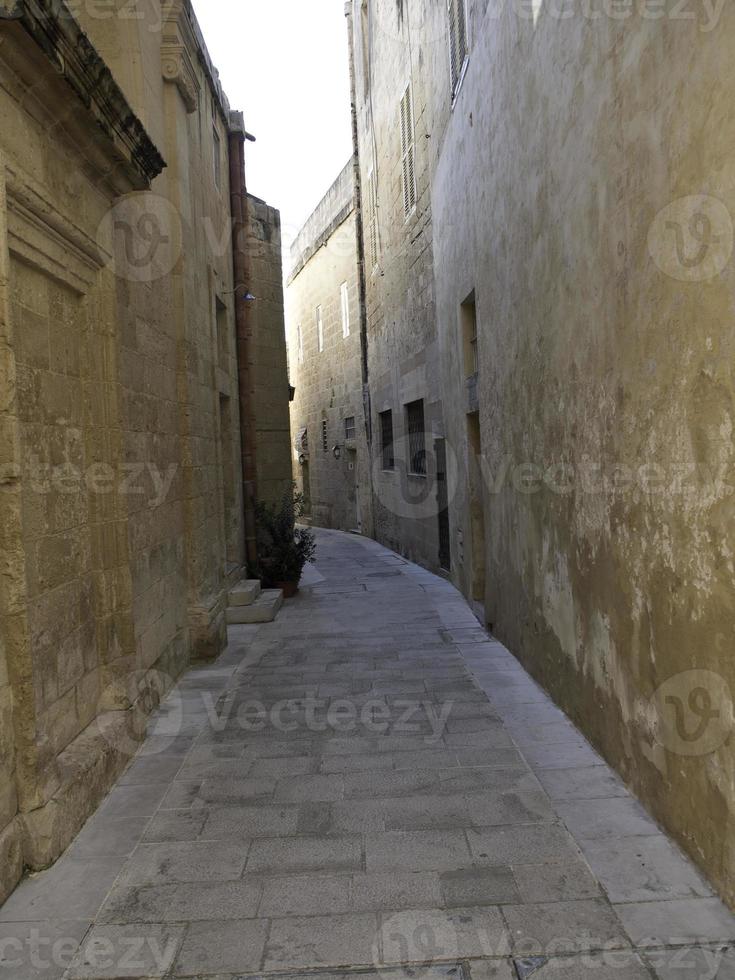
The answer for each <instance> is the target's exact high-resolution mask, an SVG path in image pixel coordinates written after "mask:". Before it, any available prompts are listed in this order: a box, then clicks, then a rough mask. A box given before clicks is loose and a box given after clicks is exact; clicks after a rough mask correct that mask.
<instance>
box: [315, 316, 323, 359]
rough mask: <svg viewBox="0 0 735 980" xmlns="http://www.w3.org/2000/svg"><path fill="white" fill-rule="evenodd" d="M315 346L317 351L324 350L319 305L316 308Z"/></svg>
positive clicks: (321, 317)
mask: <svg viewBox="0 0 735 980" xmlns="http://www.w3.org/2000/svg"><path fill="white" fill-rule="evenodd" d="M316 347H317V350H318V351H319V353H320V354H321V353H323V351H324V317H323V316H322V308H321V305H319V306H317V308H316Z"/></svg>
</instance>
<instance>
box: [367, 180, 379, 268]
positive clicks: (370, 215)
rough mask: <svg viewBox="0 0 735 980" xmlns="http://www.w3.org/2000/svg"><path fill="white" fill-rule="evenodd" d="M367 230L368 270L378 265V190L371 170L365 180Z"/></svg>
mask: <svg viewBox="0 0 735 980" xmlns="http://www.w3.org/2000/svg"><path fill="white" fill-rule="evenodd" d="M367 230H368V251H369V253H370V268H371V269H374V268H375V266H376V265H377V264H378V190H377V185H376V183H375V172H374V171H373V169H372V168H371V169H370V171H369V173H368V179H367Z"/></svg>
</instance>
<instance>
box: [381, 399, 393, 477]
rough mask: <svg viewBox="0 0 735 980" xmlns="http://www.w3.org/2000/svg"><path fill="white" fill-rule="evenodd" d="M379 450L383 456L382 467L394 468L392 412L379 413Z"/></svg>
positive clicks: (385, 468)
mask: <svg viewBox="0 0 735 980" xmlns="http://www.w3.org/2000/svg"><path fill="white" fill-rule="evenodd" d="M380 450H381V453H382V456H383V469H384V470H392V469H395V465H396V462H395V459H394V457H393V412H391V411H390V410H388V411H387V412H381V413H380Z"/></svg>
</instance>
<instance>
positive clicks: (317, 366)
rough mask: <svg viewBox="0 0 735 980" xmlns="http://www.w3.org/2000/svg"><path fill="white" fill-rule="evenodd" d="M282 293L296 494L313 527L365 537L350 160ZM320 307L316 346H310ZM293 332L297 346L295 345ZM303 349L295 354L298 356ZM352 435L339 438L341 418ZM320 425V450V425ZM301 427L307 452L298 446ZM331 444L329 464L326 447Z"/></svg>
mask: <svg viewBox="0 0 735 980" xmlns="http://www.w3.org/2000/svg"><path fill="white" fill-rule="evenodd" d="M291 262H292V272H291V276H290V277H289V281H288V288H287V290H286V304H287V316H286V323H287V331H288V350H289V365H290V369H289V373H290V377H291V383H292V384H293V385H294V386H295V388H296V394H295V397H294V401H293V404H292V406H291V444H292V455H293V460H294V474H295V477H296V483H297V485H298V488H299V490H301V491H302V492H303V493H304V495H305V497H306V498H307V500H308V501H309V504H310V508H309V513H310V517H311V520H312V521H313V523H315V524H318V525H320V526H322V527H334V528H338V529H342V530H348V531H352V530H356V529H358V528H359V529H360V530H363V531H365V532H366V533H369V531H370V527H371V522H370V513H371V511H370V471H369V466H370V459H369V455H368V451H367V436H366V431H365V411H364V408H363V398H362V373H361V362H360V356H361V355H360V306H359V296H358V279H357V272H358V266H357V244H356V238H355V212H354V181H353V165H352V162H351V161H350V163H349V164H348V165H347V166H346V167H345V169H344V170H343V171H342V173H341V174H340V176H339V177H338V178H337V180H336V181H335V183H334V184H333V185H332V187H331V188H330V190H329V191H328V192H327V194H326V195H325V197H324V199H323V200H322V201H321V202H320V204H319V206H318V207H317V208H316V210H315V212H314V214H313V215H312V216H311V217H310V218H309V220H308V222H307V223H306V225H305V226H304V229H302V231H301V233H300V234H299V236H298V237H297V239H296V241H295V242H294V244H293V247H292V249H291ZM342 283H346V284H347V295H348V305H349V336H347V337H344V336H343V329H342V301H341V287H342ZM317 306H321V309H322V324H323V330H324V349H323V351H321V352H320V351H319V349H318V342H317V327H316V309H317ZM299 328H300V330H301V344H300V343H299ZM302 352H303V356H302ZM348 418H354V420H355V432H354V436H353V437H352V438H351V439H347V438H346V432H345V419H348ZM324 420H326V423H327V449H326V451H325V450H324V445H323V430H322V423H323V421H324ZM304 430H306V433H307V439H308V448H305V447H304V445H303V444H302V442H303V440H301V441H300V439H299V437H300V434H301V433H303V432H304ZM335 446H339V448H340V454H341V455H340V458H339V459H336V458H335V455H334V447H335Z"/></svg>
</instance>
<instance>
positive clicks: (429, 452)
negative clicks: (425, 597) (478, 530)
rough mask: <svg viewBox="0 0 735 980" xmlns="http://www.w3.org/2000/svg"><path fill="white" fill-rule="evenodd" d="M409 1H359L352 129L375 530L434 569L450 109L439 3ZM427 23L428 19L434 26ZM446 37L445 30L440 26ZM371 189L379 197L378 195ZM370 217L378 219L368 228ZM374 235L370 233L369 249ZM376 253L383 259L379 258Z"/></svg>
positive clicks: (355, 24) (354, 14) (382, 539)
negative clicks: (440, 63) (410, 195)
mask: <svg viewBox="0 0 735 980" xmlns="http://www.w3.org/2000/svg"><path fill="white" fill-rule="evenodd" d="M409 6H410V5H408V4H397V3H395V0H375V2H373V3H370V4H369V5H363V4H361V3H358V2H355V3H354V4H352V12H351V14H350V18H351V22H352V29H353V35H354V54H355V57H354V68H355V81H356V102H357V129H358V148H359V158H360V178H361V186H362V210H363V222H364V227H365V255H366V278H367V320H368V366H369V384H370V394H371V403H372V417H373V432H374V434H375V439H374V442H373V447H372V451H373V459H374V478H373V489H374V520H375V536H376V538H377V539H378V540H379V541H380V542H382V543H383V544H386V545H388V546H389V547H391V548H394V549H395V550H396V551H399V552H401V553H402V554H405V555H406V556H408V557H410V558H412V559H414V560H416V561H419V562H421V563H422V564H424V565H426V566H428V567H430V568H433V569H435V570H437V571H438V570H439V539H438V523H437V517H436V511H435V508H434V506H433V497H434V476H435V472H436V458H435V455H434V442H435V440H436V439H440V438H442V437H443V434H444V433H443V412H442V399H441V393H440V364H439V349H438V347H437V325H436V318H435V301H434V286H433V253H432V216H431V200H430V178H431V161H432V154H433V152H434V148H435V146H436V145H438V142H439V141H440V136H441V133H440V132H438V131H437V130H438V128H440V127H441V125H442V120H443V119H444V117H445V116H446V114H447V112H448V108H446V107H445V106H444V105H443V104H439V103H438V102H437V101H436V100H435V99H434V98H433V93H434V87H435V85H436V79H435V77H434V65H433V63H432V59H431V58H430V57H428V58H427V56H426V55H427V54H428V53H429V52H428V51H427V49H426V46H422V45H421V43H420V41H421V36H422V35H421V32H420V31H419V29H418V25H419V23H420V22H422V20H423V21H425V22H426V23H427V24H432V25H436V24H438V23H441V20H442V18H443V16H444V15H445V10H444V7H443V6H442V5H441V4H426V5H424V6H425V8H426V9H424V7H423V6H422V10H421V17H420V18H419V17H416V16H415V12H414V23H413V25H412V24H411V22H410V20H409V17H408V8H409ZM427 29H428V30H429V32H430V28H427ZM441 36H442V37H444V38H445V37H446V30H445V29H442V34H441ZM409 82H410V83H411V91H410V101H411V105H412V113H413V126H412V127H409V129H410V139H411V142H412V144H413V148H414V150H413V152H414V166H413V170H414V173H415V203H414V204H412V205H411V207H410V209H409V213H408V215H407V214H406V211H405V209H404V195H403V188H402V179H401V175H402V172H403V168H404V155H403V153H402V149H403V147H402V138H401V100H402V97H403V95H404V92H405V90H406V88H407V86H408V84H409ZM373 201H374V205H373V203H372V202H373ZM371 221H373V222H374V231H373V232H371ZM371 236H374V240H375V252H374V253H373V251H372V246H371ZM373 259H375V260H376V261H375V262H373ZM418 400H421V401H423V411H424V422H425V434H424V444H425V450H426V456H425V461H426V474H425V475H416V474H415V473H413V472H412V469H414V467H412V466H411V465H410V455H411V453H410V449H409V439H408V426H407V409H406V406H407V405H408V404H409V403H411V402H416V401H418ZM387 411H390V412H392V422H393V437H394V450H395V452H394V456H395V468H394V469H391V470H388V469H383V467H382V466H381V465H380V462H379V455H380V437H379V433H380V419H379V414H380V413H383V412H387Z"/></svg>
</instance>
